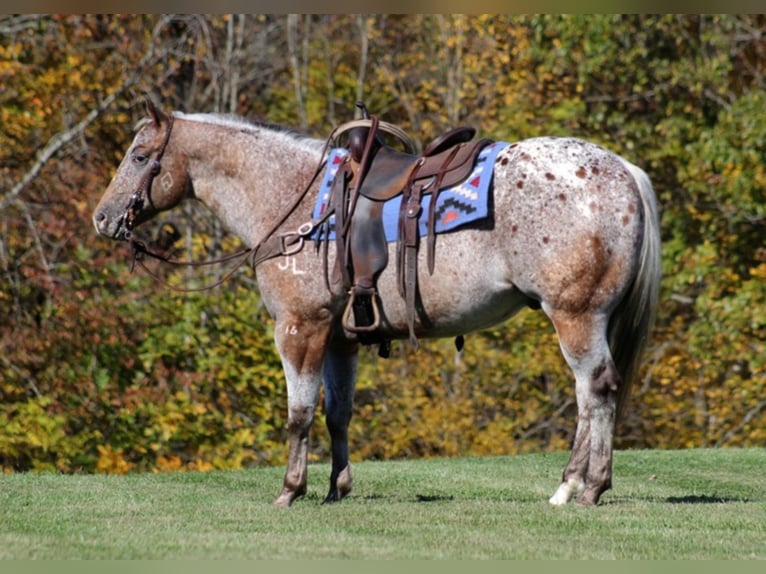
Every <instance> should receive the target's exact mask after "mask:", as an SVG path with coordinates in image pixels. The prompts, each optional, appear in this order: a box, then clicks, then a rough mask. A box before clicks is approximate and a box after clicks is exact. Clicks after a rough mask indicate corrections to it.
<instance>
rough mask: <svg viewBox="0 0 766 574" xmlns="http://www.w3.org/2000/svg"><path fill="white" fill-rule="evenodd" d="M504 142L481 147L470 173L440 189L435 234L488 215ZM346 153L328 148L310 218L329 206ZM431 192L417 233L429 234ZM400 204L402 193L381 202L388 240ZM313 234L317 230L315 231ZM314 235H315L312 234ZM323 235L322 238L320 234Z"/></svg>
mask: <svg viewBox="0 0 766 574" xmlns="http://www.w3.org/2000/svg"><path fill="white" fill-rule="evenodd" d="M507 145H509V144H508V143H507V142H493V143H491V144H489V145H488V146H486V147H485V148H484V149H482V150H481V152H480V153H479V156H478V157H477V159H476V165H475V166H474V169H473V171H472V172H471V175H470V176H468V178H467V179H466V180H465V181H464V182H463V183H461V184H460V185H458V186H456V187H453V188H450V189H444V190H442V191H441V192H440V193H439V194H438V196H437V199H436V216H435V217H436V221H435V225H434V230H435V231H436V233H444V232H446V231H451V230H454V229H457V228H458V227H460V226H462V225H465V224H466V223H470V222H472V221H477V220H480V219H483V218H485V217H487V215H488V214H489V188H490V183H491V182H492V175H493V171H494V169H493V167H494V165H495V158H496V157H497V154H498V153H500V151H501V150H503V149H504V148H505V147H506V146H507ZM346 155H348V150H346V149H344V148H335V149H333V150H331V151H330V155H329V157H328V158H327V169H326V170H325V173H324V177H323V178H322V183H321V185H320V188H319V195H318V197H317V201H316V205H315V206H314V213H313V214H312V217H313V219H314V220H317V219H319V218H320V217H321V216H322V214H323V213H324V212H325V210H326V209H327V208H328V206H329V202H330V191H331V190H332V186H333V181H334V179H335V174H336V173H337V171H338V168H339V167H340V165H341V164H342V163H343V160H344V159H345V158H346ZM431 198H432V195H431V194H430V193H429V194H427V195H424V196H423V198H422V200H421V202H420V205H421V207H422V209H421V213H420V219H419V222H418V223H419V226H420V236H421V237H424V236H425V235H426V234H427V233H428V227H427V226H428V212H429V208H430V204H431ZM401 203H402V195H401V194H400V195H397V196H396V197H394V198H392V199H390V200H388V201H386V203H385V204H384V205H383V228H384V229H385V233H386V239H387V240H388V241H389V242H392V241H396V239H397V235H398V227H399V208H400V206H401ZM334 221H335V216H333V217H331V218H330V236H329V237H328V238H327V239H335V226H334ZM315 235H316V232H315ZM314 238H316V237H314ZM323 238H324V237H323Z"/></svg>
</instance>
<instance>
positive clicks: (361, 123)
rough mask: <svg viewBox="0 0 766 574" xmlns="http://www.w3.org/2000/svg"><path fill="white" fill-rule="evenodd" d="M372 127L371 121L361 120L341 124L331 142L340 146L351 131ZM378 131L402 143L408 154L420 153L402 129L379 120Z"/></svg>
mask: <svg viewBox="0 0 766 574" xmlns="http://www.w3.org/2000/svg"><path fill="white" fill-rule="evenodd" d="M371 126H372V120H371V119H359V120H352V121H350V122H346V123H345V124H341V125H340V126H338V127H337V128H335V130H333V132H332V134H331V135H330V142H331V144H332V145H333V146H338V145H340V139H341V137H342V136H344V135H346V134H347V133H348V132H349V131H351V130H353V129H354V128H370V127H371ZM378 130H380V131H382V132H383V133H387V134H389V135H391V136H393V137H395V138H396V139H397V140H399V141H400V142H402V144H403V145H404V148H405V151H406V152H407V153H411V154H417V153H418V152H417V146H416V145H415V142H414V141H413V140H412V138H411V137H410V136H408V135H407V133H406V132H405V131H404V130H403V129H402V128H400V127H397V126H395V125H394V124H390V123H388V122H384V121H383V120H379V121H378Z"/></svg>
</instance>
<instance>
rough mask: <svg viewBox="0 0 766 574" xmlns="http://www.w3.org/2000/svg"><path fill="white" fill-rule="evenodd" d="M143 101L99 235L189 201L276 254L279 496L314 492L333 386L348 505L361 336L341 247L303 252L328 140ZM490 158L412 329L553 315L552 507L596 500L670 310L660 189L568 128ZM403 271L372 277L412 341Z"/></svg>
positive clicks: (422, 284)
mask: <svg viewBox="0 0 766 574" xmlns="http://www.w3.org/2000/svg"><path fill="white" fill-rule="evenodd" d="M146 107H147V117H146V118H144V120H142V122H140V124H139V125H138V126H137V128H136V129H137V133H136V135H135V137H134V139H133V142H132V144H131V145H130V147H129V148H128V150H127V151H126V153H125V156H124V158H123V160H122V161H121V163H120V164H119V167H118V169H117V171H116V173H115V174H114V176H113V178H112V180H111V182H110V183H109V185H108V187H107V188H106V190H105V192H104V194H103V196H102V198H101V199H100V201H99V203H98V205H97V207H96V208H95V210H94V213H93V223H94V225H95V228H96V231H97V232H98V234H100V235H101V236H104V237H107V238H110V239H114V240H128V239H130V237H131V233H132V229H133V227H134V226H137V225H140V224H141V223H143V222H145V221H147V220H149V219H151V218H152V217H154V216H155V215H156V214H158V213H160V212H163V211H165V210H169V209H171V208H173V207H175V206H177V205H178V204H179V203H180V202H181V201H182V200H186V199H193V200H196V201H199V202H201V203H202V204H204V205H205V206H206V207H207V208H208V209H209V210H210V211H211V212H212V213H213V214H214V215H215V216H216V217H217V218H218V219H219V220H220V221H221V222H222V223H223V224H224V226H225V227H226V228H227V230H228V231H230V232H231V233H234V234H236V235H237V236H238V237H239V238H240V239H241V240H242V242H243V243H244V244H245V245H246V246H249V247H250V248H251V249H253V250H254V252H255V253H258V252H259V251H260V250H261V248H264V246H267V245H270V246H272V247H270V248H269V249H266V251H267V252H268V253H267V254H266V256H264V257H258V258H257V259H255V260H254V261H253V267H254V269H255V271H254V273H255V276H256V280H257V285H258V289H259V293H260V295H261V298H262V301H263V303H264V304H265V306H266V308H267V309H268V312H269V314H270V316H271V317H272V318H273V320H274V325H275V329H274V339H275V345H276V348H277V350H278V352H279V355H280V357H281V361H282V365H283V370H284V376H285V380H286V385H287V411H288V420H287V430H288V455H287V469H286V472H285V475H284V480H283V483H282V488H281V491H280V492H279V494H278V496H277V497H276V499H275V500H274V501H273V504H274V505H275V506H279V507H289V506H290V505H291V504H292V503H293V502H294V501H295V500H296V499H298V498H300V497H302V496H303V495H305V493H306V491H307V455H308V440H309V429H310V427H311V425H312V422H313V420H314V417H315V414H316V412H317V408H318V402H319V399H320V390H321V386H322V385H323V384H324V389H325V393H324V394H325V400H324V409H325V416H326V427H327V431H328V432H329V436H330V439H331V452H332V454H331V458H332V465H331V474H330V489H329V492H328V494H327V496H326V497H325V498H324V502H326V503H330V502H335V501H339V500H341V499H342V498H344V497H345V496H347V495H348V494H349V493H350V492H351V488H352V474H351V467H350V464H349V447H348V427H349V422H350V420H351V416H352V410H353V399H354V390H355V384H356V375H357V365H358V351H359V349H360V346H361V345H362V343H360V335H358V334H357V333H354V332H351V331H349V329H347V328H345V327H344V324H343V322H342V319H341V315H342V314H343V311H344V308H345V307H346V304H347V301H348V298H349V293H348V292H347V290H346V289H344V288H343V286H341V285H339V284H338V283H337V282H332V281H330V282H328V281H327V277H326V266H327V264H328V263H327V261H323V258H326V257H329V258H330V264H332V261H333V259H334V258H335V257H336V255H335V254H334V253H333V250H332V249H331V250H329V253H328V252H325V253H324V254H322V253H321V252H320V251H321V250H318V249H314V248H311V247H310V246H309V245H310V243H309V240H308V234H307V228H308V230H311V229H313V228H314V226H315V225H314V224H313V223H312V221H313V220H312V208H313V203H314V202H313V200H312V199H309V198H313V197H315V196H316V194H317V193H318V187H319V183H318V181H317V177H316V176H317V173H318V170H317V166H318V165H321V162H322V159H323V156H324V155H325V154H326V141H324V140H320V139H316V138H312V137H309V136H306V135H304V134H301V133H298V132H296V131H292V130H290V129H286V128H283V127H280V126H272V125H268V124H260V123H255V122H250V121H248V120H245V119H243V118H241V117H238V116H232V115H221V114H206V113H191V114H190V113H183V112H178V111H175V112H170V113H168V112H166V111H163V110H161V109H160V108H159V107H158V106H157V105H156V104H154V103H152V102H151V101H150V100H149V101H147V103H146ZM491 168H492V170H493V175H492V183H491V196H492V197H491V214H490V217H489V220H488V222H486V221H485V222H484V223H483V224H476V225H466V226H465V227H464V228H460V229H458V230H456V231H454V232H450V233H444V234H441V235H439V236H438V251H437V253H436V261H435V263H434V269H433V273H428V272H426V271H425V270H424V269H423V268H424V266H423V265H421V266H420V267H419V268H418V278H417V279H418V292H419V310H418V316H417V317H416V321H415V331H416V335H417V337H422V338H438V337H460V336H462V335H463V334H465V333H468V332H472V331H474V332H475V331H478V330H482V329H486V328H489V327H491V326H493V325H496V324H498V323H500V322H504V321H506V320H507V319H509V318H510V317H512V316H513V315H514V314H516V313H517V312H519V311H520V310H522V309H523V308H526V307H532V308H534V309H542V311H543V312H544V313H545V314H546V315H547V316H548V317H549V319H550V321H551V322H552V324H553V326H554V328H555V331H556V334H557V337H558V342H559V346H560V350H561V352H562V354H563V356H564V358H565V360H566V363H567V364H568V366H569V367H570V368H571V371H572V373H573V375H574V387H575V395H576V403H577V422H576V429H575V435H574V439H573V442H572V446H571V453H570V457H569V460H568V462H567V464H566V466H565V468H564V470H563V473H562V476H561V482H560V483H559V484H558V487H557V488H556V490H555V492H553V494H552V496H551V497H550V499H549V502H550V504H552V505H564V504H566V503H567V502H569V501H573V500H574V501H575V502H576V503H578V504H581V505H584V506H595V505H597V504H598V503H599V499H600V497H601V495H602V493H603V492H605V491H607V490H609V489H610V488H611V487H612V456H613V440H614V434H615V424H616V420H617V417H618V415H619V413H620V412H621V410H622V408H623V407H624V406H625V402H626V400H627V397H628V395H629V390H630V386H631V383H632V382H633V380H634V379H635V378H636V376H637V370H638V367H639V365H640V358H641V354H642V351H643V349H644V348H645V346H646V344H647V340H648V337H649V335H650V331H651V329H652V325H653V321H654V316H655V311H656V307H657V305H658V299H659V283H660V278H661V268H660V247H661V246H660V235H659V221H658V205H657V201H656V198H655V195H654V191H653V188H652V183H651V181H650V179H649V177H648V176H647V174H646V173H645V172H644V171H643V170H642V169H641V168H639V167H637V166H636V165H634V164H632V163H630V162H629V161H628V160H626V159H624V158H622V157H620V156H619V155H617V154H615V153H613V152H611V151H608V150H606V149H605V148H603V147H601V146H598V145H596V144H594V143H590V142H587V141H585V140H581V139H579V138H573V137H549V136H541V137H535V138H530V139H525V140H521V141H516V142H512V143H509V145H507V146H506V147H505V148H504V149H503V150H502V151H501V152H500V153H498V155H497V157H496V158H495V160H494V163H493V165H492V166H491ZM304 239H306V241H305V242H304ZM304 243H305V244H304ZM275 245H276V246H277V247H273V246H275ZM390 245H391V246H390V249H391V250H392V253H391V255H392V257H393V250H394V249H395V247H394V244H393V243H391V244H390ZM391 267H393V266H391V265H389V266H388V267H386V268H385V269H384V270H383V271H382V272H381V274H380V276H379V278H378V284H377V289H378V294H379V301H380V303H379V305H380V315H381V317H380V325H379V327H378V328H379V330H380V332H381V333H382V336H383V337H385V338H387V339H390V340H402V339H407V338H408V335H409V331H408V322H407V310H406V308H405V304H404V301H403V299H402V297H401V296H400V294H399V293H398V292H397V278H396V272H395V271H394V270H392V269H391Z"/></svg>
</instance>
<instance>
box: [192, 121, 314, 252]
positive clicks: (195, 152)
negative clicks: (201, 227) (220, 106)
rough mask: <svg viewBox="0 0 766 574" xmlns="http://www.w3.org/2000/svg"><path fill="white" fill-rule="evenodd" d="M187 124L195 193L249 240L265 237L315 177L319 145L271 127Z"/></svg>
mask: <svg viewBox="0 0 766 574" xmlns="http://www.w3.org/2000/svg"><path fill="white" fill-rule="evenodd" d="M185 123H186V124H187V125H186V126H185V127H186V130H185V131H186V138H185V140H186V141H185V143H184V149H185V151H186V154H187V157H188V160H189V167H188V169H189V175H190V177H191V182H192V186H193V189H194V196H195V197H196V198H197V199H198V200H200V201H201V202H202V203H203V204H204V205H206V206H207V207H208V208H209V209H210V210H211V211H212V212H213V213H214V214H215V215H216V216H217V217H218V218H219V219H220V220H221V222H222V223H223V224H224V225H225V226H226V227H227V228H228V229H229V230H230V231H231V232H232V233H234V234H235V235H237V236H238V237H239V238H240V239H242V241H243V242H245V244H247V245H251V246H252V245H255V244H256V243H257V242H258V241H261V240H263V239H265V237H264V234H266V233H267V232H268V231H269V230H270V229H271V227H272V226H273V225H274V223H275V222H276V221H278V220H279V219H281V218H282V217H283V216H284V215H285V213H284V210H287V209H288V208H289V207H290V204H291V203H292V201H293V199H294V197H295V195H296V194H297V193H299V192H301V191H303V190H304V188H305V187H306V185H308V183H309V181H310V180H311V176H312V175H313V173H314V171H315V169H316V166H317V163H318V161H319V159H320V148H319V146H318V145H316V144H314V143H309V142H307V141H301V140H299V139H297V138H295V137H294V136H291V135H289V134H285V133H282V132H278V131H274V130H271V129H268V128H250V129H248V130H237V129H232V128H231V127H226V126H220V125H215V124H205V123H202V122H196V121H188V122H185ZM194 124H197V125H194ZM254 130H257V134H255V133H254ZM307 201H308V202H309V203H310V201H311V200H308V199H307ZM309 209H310V208H309Z"/></svg>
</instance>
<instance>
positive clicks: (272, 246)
mask: <svg viewBox="0 0 766 574" xmlns="http://www.w3.org/2000/svg"><path fill="white" fill-rule="evenodd" d="M172 129H173V116H172V115H171V116H169V119H168V126H167V130H166V131H165V137H164V139H163V142H162V145H161V146H160V148H159V150H158V151H157V156H156V157H155V159H154V160H153V161H152V162H151V164H150V165H149V171H147V172H146V174H145V175H144V177H143V179H142V180H141V183H140V185H139V186H138V188H137V189H136V191H135V192H134V193H133V195H132V196H131V197H130V201H129V202H128V206H127V209H126V213H125V227H126V229H127V233H126V239H127V241H128V244H129V245H130V249H131V252H132V255H131V257H132V260H131V264H130V271H131V272H132V271H133V270H134V269H135V266H136V264H138V266H139V267H141V269H143V270H144V271H145V272H146V273H147V274H148V275H150V276H151V277H153V278H154V279H155V280H157V281H158V282H160V283H162V284H163V285H165V286H166V287H169V288H171V289H173V290H174V291H180V292H183V293H191V292H199V291H208V290H210V289H213V288H215V287H218V286H220V285H221V284H223V283H224V282H226V281H227V280H228V279H229V278H231V277H232V275H234V273H235V272H236V271H237V269H239V268H240V267H241V266H242V265H243V264H244V263H245V262H246V261H248V260H250V266H251V267H252V268H253V269H255V268H256V266H257V265H258V264H260V263H262V262H264V261H266V260H268V259H272V258H274V257H279V256H288V255H294V254H296V253H298V252H299V251H300V250H301V249H303V245H304V243H305V240H306V238H307V237H309V236H310V235H311V234H312V233H313V232H314V230H315V229H316V228H317V227H318V226H319V225H321V224H322V223H324V222H325V220H326V219H328V218H329V217H330V215H332V214H331V213H327V214H325V215H324V216H323V217H321V218H320V219H318V220H316V221H313V220H312V221H308V222H306V223H304V224H302V225H301V226H300V227H298V229H296V230H294V231H288V232H284V233H279V234H277V230H278V229H279V228H280V227H281V226H282V225H283V224H284V223H285V221H287V218H288V217H290V215H292V213H293V212H294V211H295V209H296V208H297V207H298V206H299V205H300V203H301V202H302V201H303V199H304V198H305V197H306V195H307V194H308V192H309V190H310V189H311V186H312V185H313V184H314V182H315V181H316V179H317V177H318V175H319V174H320V173H321V172H322V169H323V168H324V166H325V163H326V160H325V153H326V152H327V147H328V145H329V144H330V141H331V140H330V139H329V138H328V140H327V142H326V143H325V145H324V148H323V149H322V153H321V155H320V161H319V165H318V166H317V168H316V170H315V172H314V175H313V176H312V177H311V180H310V181H309V182H308V184H307V185H306V187H305V188H304V189H303V191H302V192H301V193H299V194H298V195H296V197H295V200H294V201H293V203H292V204H291V205H290V207H289V208H288V209H287V210H286V211H285V213H284V215H283V216H282V217H281V218H279V219H278V220H277V222H276V223H275V224H274V225H273V226H272V227H271V229H270V230H269V231H268V232H267V233H266V234H265V235H264V238H263V239H261V240H260V241H259V242H258V243H257V244H256V245H255V246H254V247H248V248H245V249H240V250H239V251H236V252H235V253H232V254H229V255H224V256H223V257H220V258H217V259H211V260H207V261H188V260H187V261H182V260H178V259H172V258H170V257H166V256H165V255H162V254H160V253H156V252H154V251H151V250H150V249H149V248H148V247H147V246H146V244H145V243H143V242H142V241H139V240H137V239H136V238H135V237H134V236H133V227H134V226H135V222H136V218H137V217H138V215H139V214H140V213H141V211H143V208H144V203H145V202H146V201H149V202H150V203H151V196H150V193H149V192H150V191H151V187H152V183H153V182H154V180H155V178H156V177H157V176H158V175H159V173H160V172H161V171H162V165H161V163H160V162H161V160H162V157H163V155H165V150H166V148H167V146H168V142H169V141H170V133H171V131H172ZM145 257H151V258H152V259H156V260H158V261H161V262H162V263H166V264H168V265H175V266H183V267H206V266H210V265H219V264H221V263H227V262H229V261H234V260H236V261H237V264H236V265H234V266H233V267H232V269H230V270H229V271H228V272H227V273H226V274H225V275H224V276H223V277H221V279H219V280H218V281H216V282H214V283H213V284H211V285H207V286H205V287H198V288H189V287H178V286H177V285H172V284H170V283H168V282H167V281H166V280H164V279H163V278H162V277H160V276H159V275H158V274H157V273H155V272H154V271H152V270H151V269H150V268H149V267H148V266H147V265H146V262H145Z"/></svg>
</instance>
